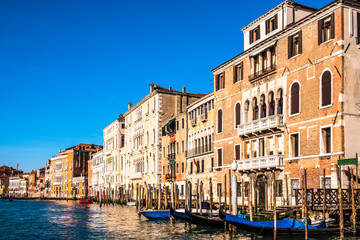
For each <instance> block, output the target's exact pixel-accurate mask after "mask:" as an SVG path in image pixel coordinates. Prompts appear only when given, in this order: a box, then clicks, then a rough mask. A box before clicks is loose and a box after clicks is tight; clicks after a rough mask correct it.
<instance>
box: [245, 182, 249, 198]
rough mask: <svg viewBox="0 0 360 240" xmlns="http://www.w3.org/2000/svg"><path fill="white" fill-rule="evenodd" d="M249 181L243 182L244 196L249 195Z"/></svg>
mask: <svg viewBox="0 0 360 240" xmlns="http://www.w3.org/2000/svg"><path fill="white" fill-rule="evenodd" d="M249 189H250V183H249V182H245V197H248V196H249Z"/></svg>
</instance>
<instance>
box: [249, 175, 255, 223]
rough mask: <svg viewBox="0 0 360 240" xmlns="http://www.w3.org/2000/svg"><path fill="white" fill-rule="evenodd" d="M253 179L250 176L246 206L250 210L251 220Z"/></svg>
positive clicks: (251, 218) (251, 216)
mask: <svg viewBox="0 0 360 240" xmlns="http://www.w3.org/2000/svg"><path fill="white" fill-rule="evenodd" d="M252 188H253V179H252V177H251V176H250V186H249V197H248V206H249V210H250V221H253V220H254V219H253V209H252V194H253V189H252Z"/></svg>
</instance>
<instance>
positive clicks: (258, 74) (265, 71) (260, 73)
mask: <svg viewBox="0 0 360 240" xmlns="http://www.w3.org/2000/svg"><path fill="white" fill-rule="evenodd" d="M275 70H276V65H271V66H269V67H267V68H264V69H261V70H259V71H257V72H255V73H253V74H251V75H249V81H252V80H254V79H255V78H257V77H261V76H264V75H267V74H268V73H271V72H273V71H275Z"/></svg>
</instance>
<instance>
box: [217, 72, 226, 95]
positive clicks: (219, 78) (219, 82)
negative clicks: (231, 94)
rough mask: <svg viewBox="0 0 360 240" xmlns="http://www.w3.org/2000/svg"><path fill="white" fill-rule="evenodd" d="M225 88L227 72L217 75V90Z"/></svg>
mask: <svg viewBox="0 0 360 240" xmlns="http://www.w3.org/2000/svg"><path fill="white" fill-rule="evenodd" d="M223 88H225V72H222V73H220V74H218V75H216V91H218V90H220V89H223Z"/></svg>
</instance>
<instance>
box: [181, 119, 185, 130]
mask: <svg viewBox="0 0 360 240" xmlns="http://www.w3.org/2000/svg"><path fill="white" fill-rule="evenodd" d="M184 127H185V120H184V118H182V119H181V129H184Z"/></svg>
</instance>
